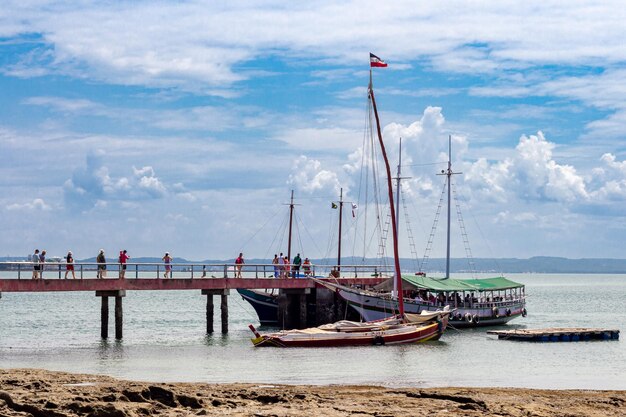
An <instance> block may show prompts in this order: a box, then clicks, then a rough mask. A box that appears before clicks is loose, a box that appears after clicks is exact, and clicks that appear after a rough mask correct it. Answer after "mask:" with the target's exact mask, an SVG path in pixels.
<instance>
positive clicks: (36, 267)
mask: <svg viewBox="0 0 626 417" xmlns="http://www.w3.org/2000/svg"><path fill="white" fill-rule="evenodd" d="M30 259H31V261H32V263H33V279H38V278H39V249H35V253H34V254H33V255H32V256H31V257H30Z"/></svg>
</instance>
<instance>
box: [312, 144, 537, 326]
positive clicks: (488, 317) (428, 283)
mask: <svg viewBox="0 0 626 417" xmlns="http://www.w3.org/2000/svg"><path fill="white" fill-rule="evenodd" d="M451 154H452V139H451V137H448V168H447V170H443V171H442V173H441V174H440V175H445V176H446V177H447V183H446V187H447V196H448V206H447V209H448V221H447V251H446V275H445V277H441V278H435V277H428V276H427V275H426V274H425V273H424V272H418V273H416V274H415V275H404V276H403V277H402V280H401V282H402V283H403V286H404V292H399V293H400V294H402V295H403V297H402V298H404V308H405V311H406V312H408V313H413V314H419V313H421V312H423V311H430V310H434V309H436V308H438V307H442V306H446V305H449V306H450V307H452V308H454V309H455V313H454V314H453V315H452V316H451V317H450V325H451V326H453V327H478V326H495V325H501V324H506V323H507V322H509V321H510V320H513V319H514V318H517V317H520V316H522V317H525V316H526V308H525V305H526V294H525V287H524V284H520V283H518V282H514V281H511V280H509V279H507V278H505V277H502V276H498V277H493V278H484V279H477V278H475V279H453V278H451V277H450V208H451V202H450V196H451V189H450V187H451V176H452V175H455V174H457V173H455V172H453V171H452V157H451ZM400 179H401V175H400V164H398V176H397V180H398V182H397V189H398V191H397V193H398V194H399V193H400ZM444 189H445V187H444ZM437 213H439V209H438V210H437ZM396 216H397V215H396ZM436 224H437V219H436V220H435V225H436ZM464 229H465V227H464V226H462V230H464ZM432 236H434V226H433V232H431V238H432ZM464 237H465V238H466V236H464ZM431 243H432V242H431V241H429V244H428V246H430V245H431ZM464 243H467V242H466V241H465V242H464ZM428 246H427V247H428ZM318 283H319V284H321V285H324V286H326V287H327V288H329V289H332V290H334V291H336V292H337V293H338V294H339V296H341V298H343V299H344V300H345V301H346V302H347V303H348V305H349V306H350V307H352V308H353V309H355V310H356V311H357V312H358V313H359V314H360V315H361V317H362V318H363V319H364V320H380V319H383V318H385V317H389V316H393V315H395V314H397V313H398V311H399V302H398V298H397V297H394V296H393V294H398V292H397V291H398V290H397V288H395V286H394V284H395V281H390V280H388V281H387V282H383V283H382V284H380V285H378V286H377V287H376V288H375V289H374V290H364V289H359V288H353V287H347V286H343V285H340V284H336V283H330V282H321V281H318Z"/></svg>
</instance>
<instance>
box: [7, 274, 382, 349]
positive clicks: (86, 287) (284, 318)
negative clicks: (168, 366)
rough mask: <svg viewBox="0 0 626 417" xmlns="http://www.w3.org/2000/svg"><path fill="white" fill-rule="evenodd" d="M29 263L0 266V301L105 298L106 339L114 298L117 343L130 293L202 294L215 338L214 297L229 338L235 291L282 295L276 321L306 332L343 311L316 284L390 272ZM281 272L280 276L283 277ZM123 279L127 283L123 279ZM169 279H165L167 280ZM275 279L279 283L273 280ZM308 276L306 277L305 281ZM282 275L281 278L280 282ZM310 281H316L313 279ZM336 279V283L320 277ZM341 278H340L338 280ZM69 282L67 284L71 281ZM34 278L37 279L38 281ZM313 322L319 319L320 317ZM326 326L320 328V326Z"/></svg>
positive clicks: (365, 279) (378, 278)
mask: <svg viewBox="0 0 626 417" xmlns="http://www.w3.org/2000/svg"><path fill="white" fill-rule="evenodd" d="M104 265H106V273H105V274H104V275H105V277H103V278H98V276H97V275H98V274H100V273H101V272H98V271H99V267H101V266H104ZM34 267H35V265H33V264H32V263H30V262H0V298H2V294H3V293H13V292H31V293H36V292H43V293H45V292H53V291H56V292H70V291H93V292H95V295H96V297H101V301H102V302H101V310H100V311H101V314H100V316H101V317H100V328H101V333H100V334H101V337H102V338H107V337H108V330H109V298H113V299H114V302H115V304H114V312H115V338H116V339H122V333H123V332H122V325H123V308H122V299H123V298H124V297H125V296H126V292H127V291H150V290H152V291H155V290H156V291H159V290H164V291H169V290H200V291H199V294H201V295H202V296H206V298H207V304H206V319H207V329H206V332H207V334H210V333H213V331H214V326H213V315H214V310H215V305H214V302H213V297H214V296H218V297H220V310H221V319H222V333H227V332H228V295H229V294H230V290H234V289H278V290H280V294H279V296H278V300H277V307H278V308H277V316H278V318H279V319H280V320H279V322H280V323H283V326H289V327H290V328H295V327H300V328H302V327H305V326H306V323H307V320H308V318H307V315H308V310H309V308H308V306H309V304H315V306H316V308H319V310H320V313H319V314H320V315H319V317H325V316H324V315H327V314H331V313H333V314H334V313H335V312H338V311H340V309H338V308H336V306H335V305H334V304H336V303H337V300H335V298H336V297H335V296H334V295H333V294H332V293H330V296H329V295H328V294H326V295H321V296H320V293H322V294H324V293H327V292H329V290H328V289H326V288H325V287H322V286H320V285H319V284H317V283H315V281H313V280H312V279H311V278H313V277H316V278H318V279H327V280H330V281H332V282H338V283H341V284H343V285H363V286H371V285H376V284H379V283H381V282H382V281H384V280H385V279H388V277H389V276H390V275H389V273H388V271H385V270H384V269H381V268H380V267H379V266H365V265H352V266H346V265H342V266H341V267H339V266H336V267H335V266H330V265H329V266H326V265H321V266H317V265H316V266H311V267H310V268H311V269H307V270H301V271H300V272H299V274H297V276H296V277H294V276H293V274H294V271H290V272H289V275H288V276H287V272H285V271H282V272H280V270H277V267H276V266H275V265H260V264H258V265H250V264H246V265H244V266H243V267H241V270H239V267H238V266H236V265H233V264H170V265H163V264H161V263H127V264H126V267H125V268H123V266H122V265H121V264H117V263H107V264H97V263H88V262H84V263H75V264H74V265H73V267H74V273H75V275H76V278H72V274H71V273H69V272H67V270H68V266H67V265H66V264H65V263H46V264H45V266H44V268H43V269H34ZM279 272H280V273H279ZM122 274H124V275H125V277H124V278H120V276H121V275H122ZM166 274H167V275H168V278H165V277H164V275H166ZM274 274H276V275H279V277H274ZM305 274H306V276H305ZM280 275H282V277H280ZM309 275H311V276H309ZM329 275H333V277H332V278H330V277H329V278H320V276H322V277H324V276H329ZM337 275H339V276H338V277H337V278H335V277H334V276H337ZM66 276H67V278H66ZM31 277H36V278H35V279H33V278H31ZM314 288H316V290H313V289H314ZM312 318H314V319H317V318H316V316H315V315H312ZM320 324H321V323H320Z"/></svg>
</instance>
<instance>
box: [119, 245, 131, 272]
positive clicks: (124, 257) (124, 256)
mask: <svg viewBox="0 0 626 417" xmlns="http://www.w3.org/2000/svg"><path fill="white" fill-rule="evenodd" d="M129 259H130V256H128V254H127V252H126V249H124V250H121V251H120V259H119V262H120V279H124V278H125V277H126V261H128V260H129Z"/></svg>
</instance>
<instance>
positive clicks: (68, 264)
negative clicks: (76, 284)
mask: <svg viewBox="0 0 626 417" xmlns="http://www.w3.org/2000/svg"><path fill="white" fill-rule="evenodd" d="M70 271H72V279H76V273H75V272H74V256H73V255H72V251H68V252H67V256H66V257H65V279H67V274H68V273H69V272H70Z"/></svg>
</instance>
